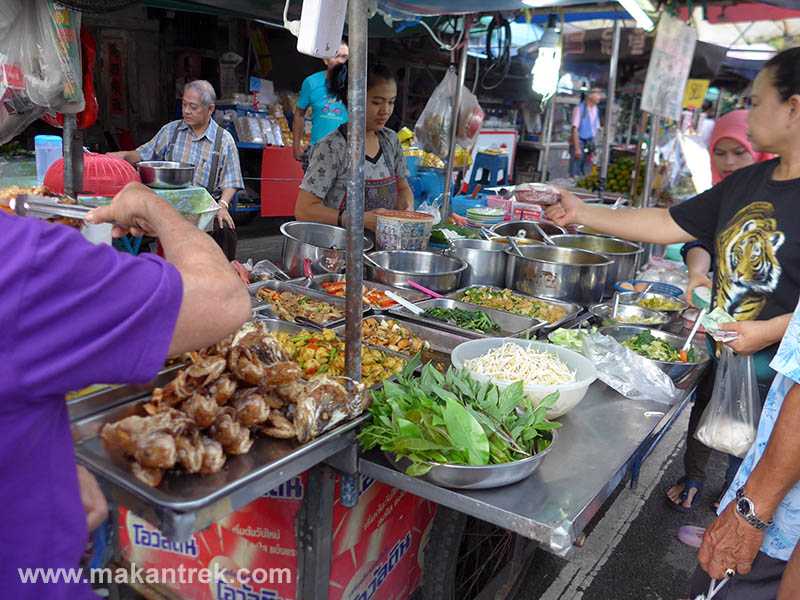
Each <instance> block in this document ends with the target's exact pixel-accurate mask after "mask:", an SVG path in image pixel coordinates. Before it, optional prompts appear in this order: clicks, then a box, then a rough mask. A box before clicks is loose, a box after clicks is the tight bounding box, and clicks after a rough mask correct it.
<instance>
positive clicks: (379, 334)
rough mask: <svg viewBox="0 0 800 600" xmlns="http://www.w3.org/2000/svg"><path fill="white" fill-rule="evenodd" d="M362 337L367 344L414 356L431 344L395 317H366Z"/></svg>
mask: <svg viewBox="0 0 800 600" xmlns="http://www.w3.org/2000/svg"><path fill="white" fill-rule="evenodd" d="M361 339H362V340H363V341H364V343H366V344H372V345H373V346H381V347H383V348H388V349H389V350H394V351H395V352H401V353H403V354H409V355H412V356H413V355H414V354H418V353H419V352H422V351H423V350H425V349H427V348H428V346H429V345H430V344H428V342H426V341H424V340H422V339H421V338H419V337H418V336H416V335H414V334H413V333H411V330H409V329H408V328H407V327H403V326H402V325H400V324H399V323H398V322H397V321H395V320H393V319H365V320H364V324H363V329H362V335H361Z"/></svg>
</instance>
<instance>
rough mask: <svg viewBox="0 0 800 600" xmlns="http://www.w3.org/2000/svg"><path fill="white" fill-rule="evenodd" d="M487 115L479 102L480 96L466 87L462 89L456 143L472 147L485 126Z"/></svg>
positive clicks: (467, 147)
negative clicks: (484, 120)
mask: <svg viewBox="0 0 800 600" xmlns="http://www.w3.org/2000/svg"><path fill="white" fill-rule="evenodd" d="M485 116H486V115H485V114H484V112H483V109H482V108H481V105H480V104H479V103H478V98H477V97H476V96H475V94H473V93H472V92H471V91H469V90H468V89H467V88H466V87H464V88H462V89H461V107H460V108H459V110H458V129H456V144H458V145H459V146H461V147H462V148H466V149H469V148H472V145H473V144H474V143H475V140H476V139H478V133H479V132H480V130H481V127H483V119H484V117H485Z"/></svg>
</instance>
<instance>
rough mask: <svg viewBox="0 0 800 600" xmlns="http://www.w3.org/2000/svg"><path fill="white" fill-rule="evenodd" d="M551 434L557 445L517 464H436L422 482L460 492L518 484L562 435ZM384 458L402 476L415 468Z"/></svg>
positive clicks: (405, 459)
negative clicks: (407, 470) (408, 469)
mask: <svg viewBox="0 0 800 600" xmlns="http://www.w3.org/2000/svg"><path fill="white" fill-rule="evenodd" d="M550 433H552V434H553V441H552V442H551V443H550V445H549V446H548V447H547V448H545V449H544V450H542V451H541V452H539V453H537V454H534V455H533V456H531V457H530V458H525V459H523V460H515V461H514V462H510V463H506V464H503V465H485V466H470V465H445V464H441V463H433V467H432V468H431V470H430V471H428V472H427V473H426V474H425V475H423V476H422V477H420V479H424V480H425V481H427V482H429V483H433V484H435V485H439V486H442V487H446V488H451V489H457V490H486V489H490V488H498V487H503V486H505V485H511V484H512V483H517V482H518V481H522V480H523V479H526V478H527V477H530V476H531V474H533V472H534V471H535V470H536V469H537V468H539V465H541V464H542V461H543V460H544V457H545V456H547V454H548V453H549V452H550V449H551V448H552V447H553V446H554V445H555V443H556V440H557V439H558V434H557V433H556V431H555V430H553V431H551V432H550ZM384 456H385V457H386V460H388V461H389V464H391V465H392V466H393V467H394V468H395V469H397V470H398V471H401V472H405V470H406V468H407V467H408V466H409V465H410V464H411V462H410V461H409V460H408V459H407V458H398V457H396V456H394V455H393V454H391V453H389V452H385V453H384Z"/></svg>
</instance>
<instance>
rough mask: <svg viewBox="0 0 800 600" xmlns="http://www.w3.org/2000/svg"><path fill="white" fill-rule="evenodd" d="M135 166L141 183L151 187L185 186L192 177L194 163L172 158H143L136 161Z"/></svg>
mask: <svg viewBox="0 0 800 600" xmlns="http://www.w3.org/2000/svg"><path fill="white" fill-rule="evenodd" d="M136 168H137V169H139V177H141V179H142V183H143V184H145V185H147V186H150V187H151V188H160V189H179V188H185V187H188V186H190V185H191V184H192V178H193V177H194V165H192V164H189V163H183V162H175V161H172V160H143V161H141V162H138V163H136Z"/></svg>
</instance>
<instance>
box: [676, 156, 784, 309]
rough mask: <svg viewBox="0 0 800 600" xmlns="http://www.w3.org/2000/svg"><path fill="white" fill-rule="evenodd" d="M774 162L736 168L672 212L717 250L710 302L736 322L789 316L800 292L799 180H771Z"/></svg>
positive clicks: (685, 225) (710, 246) (707, 244)
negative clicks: (717, 182) (720, 180)
mask: <svg viewBox="0 0 800 600" xmlns="http://www.w3.org/2000/svg"><path fill="white" fill-rule="evenodd" d="M777 165H778V159H774V160H770V161H767V162H762V163H758V164H755V165H751V166H749V167H747V168H744V169H741V170H738V171H736V172H735V173H732V174H731V175H729V176H728V177H726V178H725V179H724V180H723V181H722V182H720V183H719V184H718V185H716V186H714V187H713V188H711V189H710V190H708V191H706V192H703V193H702V194H700V195H699V196H695V197H694V198H692V199H691V200H688V201H686V202H684V203H683V204H679V205H678V206H674V207H672V208H671V209H670V214H671V215H672V218H673V219H674V220H675V222H676V223H677V224H678V225H679V226H680V227H681V228H682V229H683V230H685V231H686V232H687V233H689V234H691V235H693V236H694V237H696V238H697V240H698V241H699V242H700V243H701V244H703V246H705V247H706V248H713V249H714V253H713V254H714V263H715V264H714V292H713V300H714V302H713V306H714V307H717V306H720V307H722V308H723V309H725V311H726V312H728V313H729V314H730V315H732V316H734V317H735V318H736V320H737V321H754V320H766V319H771V318H773V317H776V316H778V315H782V314H786V313H792V312H794V309H795V307H796V306H797V299H798V296H800V179H793V180H790V181H773V180H772V172H773V171H774V170H775V167H776V166H777Z"/></svg>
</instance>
